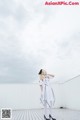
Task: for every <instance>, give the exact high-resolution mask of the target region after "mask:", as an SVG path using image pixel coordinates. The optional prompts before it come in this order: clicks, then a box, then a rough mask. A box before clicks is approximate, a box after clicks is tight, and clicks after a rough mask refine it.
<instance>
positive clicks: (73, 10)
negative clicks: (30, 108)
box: [0, 0, 80, 83]
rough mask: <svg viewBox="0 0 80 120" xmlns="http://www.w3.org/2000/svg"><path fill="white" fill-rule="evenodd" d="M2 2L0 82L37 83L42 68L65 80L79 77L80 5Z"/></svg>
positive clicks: (25, 0) (28, 0) (29, 0)
mask: <svg viewBox="0 0 80 120" xmlns="http://www.w3.org/2000/svg"><path fill="white" fill-rule="evenodd" d="M44 2H45V1H44V0H37V1H36V0H35V1H33V0H0V83H32V82H34V81H36V82H37V81H38V79H39V78H38V72H39V69H41V68H43V69H46V70H47V71H48V73H52V74H54V75H55V80H56V81H65V80H67V79H70V78H72V77H74V76H76V75H79V74H80V6H45V5H44Z"/></svg>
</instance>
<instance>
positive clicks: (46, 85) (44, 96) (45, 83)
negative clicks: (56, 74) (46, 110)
mask: <svg viewBox="0 0 80 120" xmlns="http://www.w3.org/2000/svg"><path fill="white" fill-rule="evenodd" d="M39 85H42V88H43V89H42V92H41V97H40V101H41V103H42V104H43V105H44V104H45V101H46V102H47V104H48V105H49V106H50V102H52V103H53V105H54V102H55V96H54V92H53V89H52V87H51V84H50V77H49V76H46V77H45V79H44V80H40V81H39Z"/></svg>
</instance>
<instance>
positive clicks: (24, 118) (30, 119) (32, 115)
mask: <svg viewBox="0 0 80 120" xmlns="http://www.w3.org/2000/svg"><path fill="white" fill-rule="evenodd" d="M43 114H44V111H43V109H24V110H12V119H11V120H44V118H43ZM0 115H1V114H0ZM53 116H54V118H56V120H80V111H78V110H70V109H53ZM0 120H1V117H0ZM4 120H5V119H4ZM7 120H8V119H7Z"/></svg>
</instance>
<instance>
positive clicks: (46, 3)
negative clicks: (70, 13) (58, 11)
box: [45, 1, 80, 5]
mask: <svg viewBox="0 0 80 120" xmlns="http://www.w3.org/2000/svg"><path fill="white" fill-rule="evenodd" d="M45 5H80V3H79V2H76V1H74V2H73V1H46V2H45Z"/></svg>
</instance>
